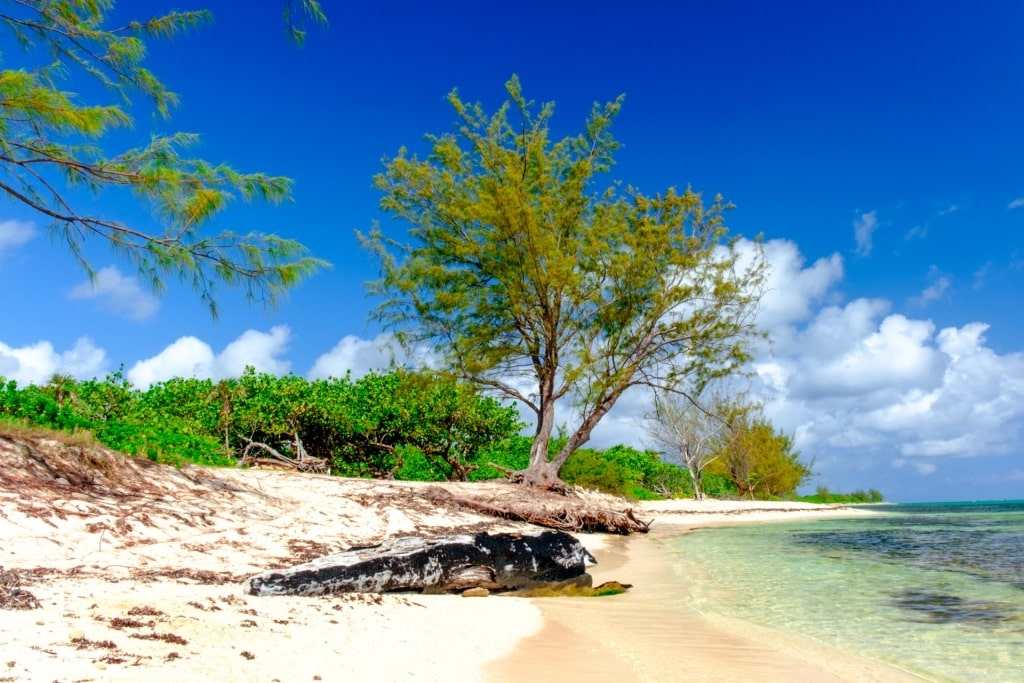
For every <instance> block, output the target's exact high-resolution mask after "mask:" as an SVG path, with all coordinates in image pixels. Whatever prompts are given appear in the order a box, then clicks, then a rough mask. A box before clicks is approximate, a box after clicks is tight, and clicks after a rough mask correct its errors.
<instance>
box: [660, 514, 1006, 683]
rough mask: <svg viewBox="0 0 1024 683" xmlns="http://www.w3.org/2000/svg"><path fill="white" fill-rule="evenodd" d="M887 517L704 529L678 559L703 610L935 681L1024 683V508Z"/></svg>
mask: <svg viewBox="0 0 1024 683" xmlns="http://www.w3.org/2000/svg"><path fill="white" fill-rule="evenodd" d="M878 509H881V510H883V511H884V512H883V513H882V514H878V515H872V516H868V517H858V518H847V519H842V520H822V521H805V522H787V523H779V524H760V525H750V526H738V527H728V528H709V529H698V530H697V531H694V532H693V533H690V534H687V535H686V536H682V537H679V538H677V539H673V540H672V542H671V548H672V552H673V553H675V555H676V557H677V559H678V561H679V567H680V571H684V572H686V573H687V575H688V576H690V577H694V576H696V577H699V578H698V579H696V581H695V583H694V587H693V591H694V592H693V600H694V602H695V605H696V606H697V607H698V608H699V609H701V610H704V611H709V612H719V613H721V614H723V615H725V616H730V617H740V618H743V619H747V620H749V621H753V622H755V623H760V624H764V625H767V626H770V627H774V628H779V629H783V630H786V631H795V632H797V633H801V634H804V635H806V636H810V637H812V638H814V639H816V640H818V641H820V642H823V643H826V644H828V645H832V646H834V647H838V648H840V649H842V650H845V651H849V652H854V653H857V654H860V655H863V656H867V657H870V658H872V659H876V660H879V661H884V662H888V663H891V664H895V665H897V666H899V667H901V668H903V669H906V670H908V671H912V672H914V673H917V674H919V675H922V676H924V677H926V678H929V679H932V680H936V681H997V682H1000V683H1004V682H1005V683H1014V682H1016V683H1020V682H1024V501H1011V502H992V503H952V504H928V505H924V504H921V505H894V506H884V507H881V508H878ZM691 563H692V564H691ZM694 564H695V565H697V566H693V565H694ZM687 565H690V567H689V569H690V571H687Z"/></svg>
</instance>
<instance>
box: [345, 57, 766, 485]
mask: <svg viewBox="0 0 1024 683" xmlns="http://www.w3.org/2000/svg"><path fill="white" fill-rule="evenodd" d="M506 89H507V92H508V96H509V98H508V100H507V101H506V102H505V103H504V104H503V105H502V106H501V107H500V108H499V109H498V110H497V111H495V112H494V113H492V114H488V113H486V112H485V111H484V108H483V106H482V105H480V104H470V103H467V102H464V101H463V100H462V99H461V97H460V96H459V94H458V92H452V93H451V95H449V98H448V99H449V101H450V103H451V104H452V106H453V107H454V109H455V113H456V115H457V117H458V124H457V128H456V130H455V132H452V133H447V134H443V135H436V136H429V137H428V142H429V144H430V146H431V150H430V153H429V154H428V155H427V156H426V157H424V158H420V157H418V156H417V155H415V154H411V153H409V152H408V151H406V150H404V149H403V150H402V151H400V152H399V153H398V155H397V156H396V157H394V158H392V159H389V160H387V161H386V162H385V169H384V171H383V173H381V174H380V175H378V176H377V178H376V185H377V187H378V189H379V190H380V191H381V192H382V193H383V198H382V200H381V207H382V209H383V210H384V211H385V212H387V213H390V214H391V215H393V216H394V217H396V218H398V219H401V220H402V221H403V222H404V223H405V224H407V226H408V228H409V229H408V233H407V234H406V235H403V236H402V237H401V238H394V237H389V236H388V235H387V234H385V232H384V231H383V230H382V229H381V228H380V226H374V228H373V229H372V230H371V231H370V232H369V233H368V234H363V235H360V237H361V239H362V242H363V244H364V246H365V247H367V248H368V249H369V250H371V251H372V252H373V253H375V254H376V255H377V256H378V257H379V259H380V263H381V277H380V279H379V280H377V281H375V282H373V283H371V285H370V292H371V293H372V294H373V295H376V296H379V297H381V303H380V305H379V308H377V310H376V316H377V317H378V319H379V320H380V321H382V322H384V323H385V324H387V325H389V326H390V327H391V328H392V329H393V330H394V331H395V332H396V334H397V336H398V338H399V339H400V340H401V341H402V342H403V343H406V344H410V345H424V344H426V345H428V346H429V347H432V348H433V349H434V350H435V351H436V352H437V353H438V354H439V355H440V357H441V358H443V361H444V364H445V365H446V366H447V368H449V369H450V370H451V371H453V372H454V373H456V374H457V375H459V376H460V377H462V378H465V379H468V380H470V381H472V382H474V383H475V384H477V385H478V386H481V387H485V388H487V389H490V390H493V391H495V392H497V393H499V394H502V395H504V396H507V397H512V398H514V399H517V400H518V401H519V402H521V404H522V405H523V406H525V408H526V409H527V410H529V411H530V412H532V413H533V416H534V421H535V424H536V429H535V432H534V439H533V444H532V448H531V451H530V462H529V465H528V466H527V467H526V469H525V470H522V471H520V472H516V473H513V476H512V478H513V479H514V480H518V481H523V482H526V483H528V484H531V485H534V486H538V487H542V488H548V489H560V488H563V484H562V482H561V480H560V479H559V477H558V472H559V470H560V469H561V467H562V465H563V464H564V463H565V462H566V460H567V459H568V458H569V456H570V455H571V454H572V453H573V452H574V451H575V450H576V449H577V448H579V447H580V446H581V445H583V444H584V443H586V442H587V440H588V439H589V438H590V435H591V432H592V431H593V429H594V427H595V426H597V424H598V423H599V422H600V421H601V419H602V418H603V417H604V416H605V415H607V414H608V411H609V410H611V408H612V407H613V406H614V405H615V403H616V402H617V401H618V400H619V399H620V398H621V397H622V396H623V394H624V393H625V392H626V391H629V390H630V389H634V388H637V387H645V386H646V387H649V388H652V389H659V390H665V391H685V390H686V389H684V387H691V388H692V387H699V386H701V385H702V384H703V383H705V382H707V381H709V380H711V379H713V378H715V377H718V376H722V375H726V374H729V373H732V372H734V371H736V370H737V369H738V368H740V367H741V366H742V365H743V364H744V363H746V362H747V360H748V351H747V349H748V344H749V342H750V340H751V339H752V337H753V336H755V335H756V330H755V329H754V327H753V314H754V309H755V306H756V303H757V301H758V297H759V290H760V286H761V283H762V279H763V277H762V276H763V262H762V260H761V259H760V257H755V258H754V259H749V258H748V259H745V260H741V259H740V258H739V256H740V254H739V251H738V248H737V246H738V245H737V241H736V239H735V238H732V239H730V238H729V237H728V235H727V229H726V226H725V224H724V221H723V212H724V211H725V210H726V209H727V208H728V206H727V205H726V204H725V203H724V202H723V200H722V199H721V198H720V197H716V198H715V199H714V200H713V201H712V202H711V203H710V204H705V202H704V201H703V199H702V197H701V195H700V194H698V193H697V192H694V191H692V190H691V189H689V188H687V189H685V190H682V191H678V190H676V189H674V188H669V189H667V190H665V191H663V192H661V193H658V194H655V195H647V194H644V193H643V192H641V191H640V190H638V189H635V188H633V187H631V186H623V185H620V184H619V183H617V182H613V181H611V180H607V179H606V178H607V173H608V171H609V170H610V168H611V166H612V163H613V157H614V154H615V151H616V150H617V148H618V143H617V142H616V141H615V138H614V137H613V136H612V133H611V126H612V122H613V120H614V119H615V116H616V114H618V112H619V109H620V107H621V105H622V98H621V97H620V98H619V99H617V100H615V101H614V102H610V103H607V104H604V105H596V104H595V106H594V108H593V111H592V113H591V115H590V117H589V118H588V119H587V121H586V124H585V126H584V130H583V132H582V133H580V134H579V135H576V136H570V137H566V138H564V139H561V140H558V141H554V140H552V139H551V137H550V122H551V117H552V114H553V113H554V105H553V104H552V103H548V104H544V105H542V106H539V107H538V106H536V105H535V104H534V103H532V102H530V101H528V100H527V99H526V98H525V97H524V95H523V93H522V89H521V87H520V83H519V80H518V79H517V78H515V77H513V78H512V79H511V80H510V81H509V82H508V83H507V84H506ZM754 251H755V252H756V251H757V250H756V249H755V250H754ZM561 404H568V405H571V406H572V407H573V414H574V415H575V416H577V420H576V422H575V423H574V424H572V425H570V427H569V430H568V435H569V436H568V439H567V440H566V441H565V443H564V445H562V446H561V448H559V449H558V450H557V452H554V453H549V442H550V440H551V435H552V432H553V430H554V428H555V424H556V417H555V408H556V405H561Z"/></svg>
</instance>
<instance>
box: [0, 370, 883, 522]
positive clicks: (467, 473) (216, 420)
mask: <svg viewBox="0 0 1024 683" xmlns="http://www.w3.org/2000/svg"><path fill="white" fill-rule="evenodd" d="M0 419H4V420H8V421H16V422H19V423H22V424H25V423H27V424H31V425H35V426H41V427H47V428H51V429H56V430H62V431H65V432H89V433H91V434H92V435H93V437H94V438H96V439H97V440H98V441H99V442H101V443H103V444H105V445H107V446H108V447H110V448H113V449H116V450H118V451H121V452H124V453H127V454H129V455H137V456H145V457H148V458H150V459H152V460H155V461H158V462H164V463H170V464H174V465H181V464H183V463H186V462H192V463H197V464H203V465H213V466H234V465H237V464H253V463H257V462H260V461H267V460H270V461H274V462H280V463H282V464H287V465H290V466H295V467H297V468H298V469H311V470H316V469H318V468H317V467H315V466H311V465H321V466H322V467H321V469H328V468H329V470H330V471H331V472H332V473H333V474H337V475H344V476H358V477H377V478H392V477H393V478H398V479H408V480H420V481H444V480H455V481H459V480H462V481H466V480H468V481H482V480H487V479H494V478H499V477H502V476H504V475H505V474H506V473H507V472H508V471H514V470H517V469H521V468H523V467H525V466H526V465H527V463H528V462H529V459H530V449H531V446H532V444H533V438H532V437H529V436H523V435H521V434H520V433H519V432H520V430H521V428H522V427H523V424H522V423H521V422H520V420H519V415H518V413H517V412H516V410H515V409H514V408H513V407H512V406H508V405H502V404H501V403H500V402H498V401H496V400H495V399H493V398H487V397H484V396H482V395H480V394H479V393H478V392H476V391H475V390H474V389H473V388H472V387H470V386H469V385H467V384H463V383H459V382H454V381H452V380H449V379H446V378H444V377H442V376H440V375H437V374H434V373H431V372H426V371H417V372H414V371H409V370H404V369H395V370H391V371H390V372H386V373H370V374H368V375H365V376H364V377H361V378H359V379H356V380H353V379H352V378H351V377H348V376H346V377H343V378H330V379H325V380H307V379H304V378H302V377H297V376H295V375H285V376H280V377H279V376H274V375H269V374H266V373H257V372H255V371H254V370H252V369H251V368H250V369H248V370H247V371H246V372H245V373H244V374H243V375H242V377H240V378H237V379H228V380H222V381H218V382H214V381H212V380H209V379H194V378H174V379H171V380H168V381H166V382H160V383H158V384H154V385H152V386H151V387H149V388H148V389H146V390H140V389H138V388H135V387H133V386H132V385H131V383H129V382H128V381H127V380H125V379H124V377H123V375H122V374H121V373H112V374H110V375H108V376H107V377H105V378H104V379H102V380H98V379H92V380H84V381H79V380H75V379H74V378H72V377H69V376H65V375H54V376H53V377H52V378H51V380H50V382H49V383H47V384H46V385H43V386H37V385H34V384H29V385H26V386H18V384H17V383H16V382H14V381H5V380H3V379H2V378H0ZM730 434H731V433H730V432H723V438H721V439H719V441H718V442H717V444H716V445H715V446H714V447H715V448H717V449H724V450H722V452H721V454H720V457H718V458H717V459H716V461H715V462H713V463H712V464H711V465H710V466H709V467H708V469H707V471H705V472H703V473H702V475H701V482H702V485H703V489H704V491H705V492H706V493H707V494H708V495H709V496H713V497H739V496H744V495H745V496H750V497H756V498H773V497H781V498H790V497H793V496H795V493H796V487H797V485H799V484H800V483H802V482H803V481H804V480H805V479H806V478H807V477H808V476H809V475H810V469H809V468H808V467H806V466H805V465H804V464H803V463H801V462H800V461H799V460H798V458H797V456H798V455H799V454H798V453H796V452H795V451H793V450H792V449H791V447H790V446H791V443H790V441H789V440H788V438H787V437H785V436H783V435H780V434H777V433H776V432H775V431H774V430H773V429H771V427H770V425H767V423H765V422H763V421H755V422H754V423H753V427H752V428H751V429H749V430H746V431H743V432H737V434H738V435H731V436H729V438H725V437H726V436H728V435H730ZM566 438H568V435H567V434H566V433H565V432H564V431H563V432H561V433H560V434H558V435H556V436H555V437H554V438H553V439H552V441H551V444H550V451H549V452H550V454H551V455H552V456H553V455H554V454H556V453H558V452H559V451H560V449H561V448H562V447H563V445H564V441H565V439H566ZM773 444H774V445H781V446H783V447H784V448H782V449H781V450H779V449H774V448H772V447H771V446H772V445H773ZM740 447H742V448H741V450H742V454H741V455H736V454H730V453H727V452H726V451H727V450H728V449H737V448H740ZM737 460H740V461H742V462H744V463H745V466H744V467H743V468H742V472H743V474H744V477H745V478H742V479H740V478H737V477H736V476H735V474H734V470H735V469H736V468H733V470H730V469H729V467H728V466H727V465H726V463H730V462H734V461H737ZM562 476H563V478H564V480H565V481H566V483H568V484H570V485H575V486H582V487H584V488H590V489H598V490H601V491H606V492H608V493H613V494H617V495H621V496H624V497H627V498H632V499H651V498H659V497H666V498H671V497H692V496H694V486H693V479H692V478H691V475H690V473H689V472H688V471H687V469H686V468H685V467H680V466H679V465H677V464H676V463H674V462H669V461H666V460H665V459H663V458H662V457H660V456H659V454H657V453H655V452H653V451H651V450H639V449H636V448H632V447H629V446H621V445H620V446H615V447H612V448H609V449H607V450H596V449H591V448H580V449H577V450H576V451H575V452H574V453H573V455H572V457H571V458H569V459H568V461H567V462H566V464H565V466H564V468H563V471H562ZM822 491H823V490H822V489H819V495H821V494H822ZM825 493H827V491H825ZM837 495H838V494H828V496H829V498H828V499H825V498H824V497H823V499H822V500H821V502H839V499H838V498H836V496H837ZM876 498H877V499H878V500H880V499H881V496H880V494H878V493H877V492H876V491H871V492H869V493H868V494H863V497H861V498H857V499H856V500H855V501H854V502H857V501H859V500H864V501H869V500H875V499H876Z"/></svg>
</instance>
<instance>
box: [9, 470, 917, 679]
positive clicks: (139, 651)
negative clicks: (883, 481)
mask: <svg viewBox="0 0 1024 683" xmlns="http://www.w3.org/2000/svg"><path fill="white" fill-rule="evenodd" d="M0 456H3V457H6V458H7V460H5V461H4V462H3V463H2V464H3V465H4V468H5V471H4V472H3V473H2V474H3V475H4V476H0V539H3V542H2V543H0V568H2V571H3V572H4V580H5V581H9V580H11V577H13V580H16V581H18V582H19V584H17V585H19V590H21V591H24V592H26V593H30V594H31V595H32V596H33V597H34V598H35V599H37V600H38V602H39V605H40V607H39V609H31V610H0V627H2V629H3V632H4V636H5V647H4V650H5V655H6V656H5V657H4V660H3V661H0V681H4V682H6V681H12V682H13V681H39V680H46V681H50V680H75V681H135V680H139V679H140V678H143V677H145V678H146V679H147V680H152V681H154V682H157V683H159V682H161V681H166V682H167V683H178V681H180V680H190V681H211V682H212V681H218V682H219V681H225V680H254V681H267V682H268V683H272V682H273V681H281V682H285V683H290V682H291V681H304V680H305V681H313V680H323V681H331V680H370V681H405V680H427V681H446V682H463V681H465V682H467V683H469V682H472V681H487V680H491V681H513V680H523V677H524V676H526V675H527V674H528V673H529V672H531V671H533V672H536V674H537V676H538V677H539V679H540V680H551V677H552V675H553V672H558V671H562V670H564V671H565V672H566V674H567V675H570V674H571V675H579V674H580V673H584V674H586V675H588V677H589V678H591V679H594V680H597V681H601V680H615V681H619V682H622V683H626V682H628V681H630V680H635V681H658V680H680V678H679V676H678V674H679V673H680V671H681V670H680V668H679V664H678V662H675V663H673V660H674V659H675V657H669V658H667V659H666V658H665V655H666V653H668V654H669V655H671V652H672V649H673V648H675V649H678V648H677V645H678V644H677V643H674V642H673V641H670V640H668V641H666V640H665V639H664V637H662V636H661V635H659V631H664V629H660V624H662V623H666V622H665V620H666V619H669V620H670V619H671V618H675V617H674V615H675V613H674V612H667V611H665V605H664V603H665V599H664V598H665V596H664V595H657V594H653V595H652V591H655V593H656V591H657V590H663V588H660V587H659V586H660V585H661V584H659V583H658V581H662V583H664V580H663V578H661V579H659V578H658V576H659V572H660V573H661V576H664V573H665V572H666V571H671V567H670V566H668V564H667V562H666V559H665V557H663V556H660V555H658V552H657V544H658V542H659V539H660V538H661V537H662V536H665V535H672V534H676V533H684V532H685V531H686V530H687V529H689V528H693V527H696V526H707V525H709V524H736V523H741V524H748V523H757V522H761V521H772V520H774V519H794V518H797V517H800V516H808V515H822V514H824V515H836V514H871V513H870V512H865V511H863V510H857V511H852V510H848V509H841V508H822V506H816V505H811V504H802V503H783V504H775V503H761V502H757V503H747V502H729V501H702V502H699V503H698V502H695V501H664V502H659V503H646V504H635V505H634V506H633V508H634V512H635V513H636V514H637V515H638V516H640V517H642V518H644V519H650V518H651V517H654V518H655V519H656V522H655V525H654V526H653V527H652V531H651V533H650V534H646V535H635V536H632V537H628V538H625V537H619V536H608V535H599V534H595V535H588V534H580V535H579V536H580V538H581V540H582V542H583V544H584V545H585V546H586V547H587V548H588V549H589V550H591V551H592V552H593V553H594V554H595V555H597V556H598V558H599V562H600V564H598V565H596V566H595V567H593V568H592V570H591V572H592V574H593V575H594V576H595V581H596V582H597V583H600V582H601V581H605V580H620V581H624V582H627V583H632V584H634V588H633V589H632V590H631V591H629V592H628V593H626V594H624V595H621V596H614V597H605V598H546V599H545V598H516V597H499V596H494V597H490V598H464V597H460V596H451V595H420V594H386V595H373V594H365V595H362V594H348V595H333V596H326V597H321V598H309V597H299V596H273V597H255V596H250V595H246V594H245V593H244V592H243V590H242V586H241V583H240V582H241V581H242V580H243V579H245V578H246V577H247V576H251V575H253V574H256V573H260V572H262V571H265V570H266V569H268V568H274V567H282V566H289V565H291V564H297V563H299V562H302V561H306V559H311V558H312V557H317V556H322V555H326V554H330V553H332V552H338V551H339V550H342V549H345V548H348V547H353V546H357V545H373V544H376V543H379V542H380V541H381V540H383V539H385V538H391V537H395V536H401V535H410V534H425V535H438V534H450V533H467V532H478V531H484V530H486V531H515V530H522V529H525V528H532V527H529V526H528V525H524V524H519V523H512V522H506V521H502V520H497V519H495V518H493V517H485V516H483V515H480V514H478V513H474V512H471V511H467V510H464V509H459V508H455V507H450V506H449V507H444V506H439V505H437V504H435V503H432V502H431V501H430V500H429V497H428V496H425V495H424V490H425V489H426V488H427V487H428V486H434V484H424V483H415V482H394V481H374V480H355V479H341V478H332V477H322V476H316V475H303V474H297V473H292V472H281V471H261V470H210V469H204V468H196V467H184V468H181V469H175V468H169V467H162V466H155V465H153V464H152V463H149V462H148V461H134V460H132V459H129V460H123V459H122V460H116V458H115V460H112V461H110V462H107V463H106V464H105V465H104V466H103V467H104V468H105V469H104V472H106V473H105V474H103V475H102V476H103V477H104V478H105V479H102V480H101V479H100V477H99V475H97V477H96V481H91V482H90V483H89V484H88V485H86V486H82V485H78V486H72V485H68V484H67V483H66V482H64V483H60V482H57V481H56V480H54V479H52V478H51V479H47V478H46V477H47V476H50V475H45V476H43V475H41V474H38V473H33V471H32V470H30V469H28V468H29V467H30V465H22V467H23V469H22V470H18V469H17V468H18V467H19V463H24V462H25V461H22V460H17V459H15V458H16V457H20V456H15V455H10V456H5V455H4V454H3V453H0ZM76 457H77V456H76ZM0 459H3V458H0ZM443 486H444V487H445V488H448V489H449V490H450V491H452V492H455V493H459V494H461V495H468V494H470V493H473V494H476V495H480V496H488V495H491V494H497V493H500V492H502V491H505V492H506V493H507V492H508V488H507V485H505V484H497V483H494V484H492V483H482V484H472V485H464V484H445V485H443ZM589 495H590V494H588V496H589ZM597 497H598V498H600V496H597ZM604 503H607V504H608V505H615V506H616V507H618V506H622V505H625V506H627V507H628V506H629V504H628V503H623V501H616V500H614V499H611V498H607V499H606V500H603V503H602V504H604ZM677 583H678V584H679V585H680V586H683V587H685V582H677ZM684 617H685V619H686V620H688V621H687V622H686V625H685V626H686V628H688V629H690V631H692V632H693V633H710V634H713V635H714V638H715V639H718V640H721V639H723V638H724V639H725V642H727V643H730V645H729V647H728V648H726V649H724V650H723V649H722V648H717V649H713V650H709V651H708V652H703V653H702V652H701V651H698V652H697V653H696V654H695V655H694V656H692V657H688V664H687V665H686V667H685V669H684V670H685V671H686V672H687V673H686V676H685V677H684V678H683V679H682V680H717V679H716V678H715V676H716V675H717V673H720V672H724V671H732V670H733V669H730V665H729V664H728V660H730V659H731V658H733V657H734V656H735V655H737V654H740V655H742V654H743V653H744V652H747V651H749V642H750V641H749V639H748V640H743V639H742V638H739V639H737V638H734V637H733V635H732V634H731V631H730V629H728V628H726V629H722V628H720V627H718V626H714V628H712V627H711V626H709V625H708V622H707V620H706V619H703V620H702V617H701V616H700V615H697V614H686V615H684ZM626 618H628V619H633V620H634V622H637V620H639V621H638V622H637V625H638V629H637V630H635V631H633V630H630V629H626V628H624V627H623V626H622V625H621V623H618V622H619V621H620V620H622V619H626ZM652 620H653V621H652ZM702 629H703V630H702ZM708 629H711V630H708ZM786 647H788V646H786ZM666 648H667V649H666ZM729 648H732V649H729ZM776 649H779V648H776ZM781 649H782V650H785V649H786V648H785V647H782V648H781ZM755 650H756V648H755ZM762 650H763V648H762ZM762 650H757V652H762ZM771 652H772V650H771V648H769V650H768V654H769V655H771ZM759 656H760V655H759ZM766 656H767V655H766ZM776 656H781V655H779V653H778V652H776V653H775V654H774V655H771V657H769V661H777V660H776V659H775V657H776ZM786 661H789V662H790V663H793V662H795V664H794V666H797V667H798V668H799V667H800V666H805V665H806V662H805V661H804V660H802V659H800V658H797V659H795V660H794V659H792V658H790V659H788V660H786ZM559 667H561V668H559ZM851 670H854V669H851ZM737 671H745V669H738V670H737ZM729 678H732V679H733V680H735V678H734V677H733V676H731V675H730V676H729ZM787 679H788V680H801V679H800V678H799V677H797V678H793V677H791V676H787ZM858 679H859V680H900V679H895V678H877V679H871V678H865V677H863V676H859V677H858ZM723 680H724V679H723ZM761 680H767V679H764V678H763V677H762V678H761ZM816 680H829V679H821V678H817V679H816ZM831 680H844V679H831ZM908 680H909V679H908Z"/></svg>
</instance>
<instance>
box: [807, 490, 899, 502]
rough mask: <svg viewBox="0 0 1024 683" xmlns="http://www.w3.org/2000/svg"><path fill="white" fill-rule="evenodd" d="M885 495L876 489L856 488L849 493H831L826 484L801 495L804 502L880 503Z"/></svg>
mask: <svg viewBox="0 0 1024 683" xmlns="http://www.w3.org/2000/svg"><path fill="white" fill-rule="evenodd" d="M884 499H885V497H884V496H883V495H882V493H881V492H880V491H878V490H876V489H868V490H867V491H862V490H859V489H858V490H856V491H853V492H851V493H833V492H832V491H829V490H828V487H826V486H819V487H818V488H817V490H816V491H815V493H814V495H811V496H801V497H800V500H802V501H804V502H806V503H881V502H882V501H883V500H884Z"/></svg>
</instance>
